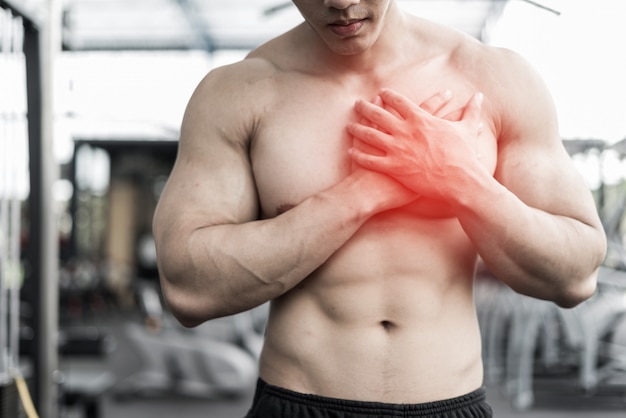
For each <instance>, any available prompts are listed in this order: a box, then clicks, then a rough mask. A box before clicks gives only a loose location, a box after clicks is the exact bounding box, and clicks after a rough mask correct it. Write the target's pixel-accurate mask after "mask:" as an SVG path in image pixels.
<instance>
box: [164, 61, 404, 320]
mask: <svg viewBox="0 0 626 418" xmlns="http://www.w3.org/2000/svg"><path fill="white" fill-rule="evenodd" d="M268 67H269V66H268V65H267V64H266V63H265V64H264V63H262V62H261V63H260V62H259V60H249V61H244V62H243V63H240V64H236V65H235V66H232V67H229V68H227V69H220V70H217V71H214V72H212V73H211V74H209V75H208V76H207V77H206V78H205V79H204V80H203V81H202V82H201V84H200V85H199V87H198V88H197V90H196V92H195V93H194V95H193V97H192V98H191V100H190V103H189V105H188V108H187V110H186V112H185V117H184V120H183V125H182V129H181V138H180V144H179V153H178V156H177V160H176V163H175V166H174V169H173V171H172V173H171V175H170V178H169V180H168V184H167V186H166V188H165V190H164V192H163V195H162V196H161V199H160V201H159V204H158V207H157V211H156V213H155V217H154V222H153V229H154V235H155V239H156V243H157V255H158V265H159V272H160V275H161V283H162V287H163V290H164V294H165V297H166V300H167V302H168V305H169V307H170V309H171V310H172V312H173V313H174V314H175V315H176V316H177V318H178V319H179V320H180V321H181V323H183V324H185V325H187V326H194V325H197V324H199V323H201V322H203V321H205V320H208V319H211V318H214V317H218V316H223V315H228V314H232V313H235V312H239V311H243V310H246V309H249V308H251V307H254V306H256V305H259V304H261V303H263V302H265V301H268V300H271V299H273V298H276V297H278V296H280V295H282V294H283V293H284V292H286V291H288V290H289V289H291V288H292V287H293V286H295V285H296V284H297V283H299V282H300V281H301V280H303V279H304V278H305V277H307V276H308V275H309V274H310V273H311V272H312V271H313V270H315V269H316V268H317V267H319V266H320V265H321V264H322V263H324V261H326V260H327V259H328V257H329V256H331V255H332V254H333V253H334V252H335V251H336V250H337V249H338V248H339V247H341V246H342V245H343V244H344V243H345V242H346V241H347V240H348V239H349V238H350V237H351V236H352V235H353V234H354V232H355V231H356V230H357V229H358V228H359V227H360V226H361V225H362V223H363V222H365V221H366V220H367V219H368V217H369V216H371V215H372V214H374V213H376V212H378V211H382V210H386V209H389V208H392V207H396V206H400V205H403V204H405V203H407V202H409V201H411V200H413V199H414V198H415V197H414V195H413V193H411V192H410V191H408V190H407V189H405V188H404V187H403V186H401V185H400V184H399V183H397V182H396V181H394V180H391V179H389V178H386V177H385V176H382V175H380V174H377V173H372V172H368V171H366V170H356V171H355V172H354V173H353V174H352V175H350V176H349V177H347V178H346V179H344V180H343V181H341V182H340V183H339V184H336V185H335V186H333V187H331V188H329V189H327V190H323V191H320V192H319V193H317V194H315V195H312V196H310V197H309V198H307V199H305V200H304V201H302V202H300V203H299V204H298V205H297V206H296V207H294V208H292V209H291V210H289V211H287V212H285V213H283V214H282V215H280V216H277V217H275V218H272V219H266V220H258V211H259V208H258V196H257V192H256V188H255V183H254V178H253V175H252V170H251V166H250V161H249V154H248V151H249V150H248V148H249V141H250V138H252V137H253V136H254V131H255V128H256V123H257V122H258V120H259V118H261V117H262V110H261V109H263V108H264V107H267V106H270V107H271V100H272V98H271V95H272V92H273V89H272V86H271V81H270V80H271V77H269V76H268V72H271V71H272V69H268Z"/></svg>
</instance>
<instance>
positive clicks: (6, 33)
mask: <svg viewBox="0 0 626 418" xmlns="http://www.w3.org/2000/svg"><path fill="white" fill-rule="evenodd" d="M23 32H24V30H23V25H22V20H21V18H19V17H15V16H13V14H12V13H11V11H10V10H5V9H4V8H0V72H1V73H2V77H0V97H1V98H4V100H0V415H1V416H7V417H8V416H15V417H17V416H20V415H19V414H18V413H19V402H18V397H19V395H20V394H21V395H22V404H23V406H24V408H25V409H26V411H25V412H26V413H28V416H29V417H34V416H36V413H35V412H34V411H33V410H32V406H31V403H30V397H29V395H28V391H25V390H24V389H25V385H24V384H23V378H22V376H21V372H20V364H19V326H20V324H19V303H20V299H19V296H20V295H19V294H20V288H21V285H22V274H21V262H20V215H21V200H20V191H19V185H20V184H23V179H24V175H25V174H26V172H25V170H24V169H25V167H26V166H27V164H26V162H25V157H26V154H25V152H23V151H24V150H25V149H26V148H25V145H26V138H25V136H24V135H23V131H21V129H23V128H24V126H25V119H26V117H25V109H23V106H22V103H20V100H19V99H20V98H23V97H24V95H25V94H24V93H25V91H24V90H20V88H23V87H25V85H24V80H23V67H22V65H23V61H24V58H23V56H22V45H23V39H24V33H23ZM6 98H8V99H9V100H6Z"/></svg>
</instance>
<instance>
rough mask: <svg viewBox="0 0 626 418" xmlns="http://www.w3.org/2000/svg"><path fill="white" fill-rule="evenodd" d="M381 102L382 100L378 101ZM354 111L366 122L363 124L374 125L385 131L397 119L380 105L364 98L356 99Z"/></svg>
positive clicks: (390, 127)
mask: <svg viewBox="0 0 626 418" xmlns="http://www.w3.org/2000/svg"><path fill="white" fill-rule="evenodd" d="M380 103H381V104H382V100H381V102H380ZM354 109H355V111H356V112H357V113H358V114H359V115H360V116H361V119H362V120H364V121H365V122H366V123H363V122H362V124H364V125H367V126H371V127H374V128H376V129H380V130H383V131H386V132H391V129H392V128H393V127H394V126H395V125H396V123H397V121H398V119H397V117H396V116H394V115H393V114H392V113H390V112H389V111H388V110H386V109H384V108H383V107H382V106H380V105H377V104H374V103H370V102H367V101H365V100H357V102H356V103H355V105H354Z"/></svg>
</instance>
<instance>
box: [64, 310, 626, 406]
mask: <svg viewBox="0 0 626 418" xmlns="http://www.w3.org/2000/svg"><path fill="white" fill-rule="evenodd" d="M103 318H104V319H103ZM128 321H131V322H132V321H137V323H139V319H137V317H136V316H133V315H122V314H120V313H113V314H111V313H109V314H107V315H105V316H104V317H99V319H98V320H96V321H95V322H93V321H92V324H95V325H97V327H98V329H100V330H103V331H105V332H106V333H107V334H108V335H110V336H112V337H113V340H114V341H115V349H114V350H113V351H112V352H111V353H109V354H108V355H107V356H106V357H105V358H103V359H100V360H94V359H93V358H77V357H69V358H68V357H64V358H63V359H62V369H63V370H64V371H65V372H69V375H72V374H73V373H76V372H79V373H80V372H83V373H84V372H90V373H91V376H92V377H90V379H91V380H90V381H93V376H96V375H98V374H99V373H108V374H109V376H111V377H113V378H114V380H115V382H116V383H115V384H114V385H113V386H112V388H111V389H110V390H109V391H108V392H107V393H106V394H105V395H104V396H102V397H101V398H100V400H99V408H100V417H99V418H161V417H163V418H165V417H167V418H171V417H175V418H178V417H180V418H200V417H202V418H207V417H210V418H241V417H243V416H244V415H245V413H246V411H247V408H248V406H249V405H250V402H251V397H252V388H249V389H248V390H246V391H245V393H244V394H243V395H242V396H240V397H238V398H235V399H198V398H190V397H181V396H176V395H166V394H159V395H156V396H150V397H132V396H131V397H120V396H119V395H120V393H118V392H119V388H120V387H121V382H124V379H125V378H127V377H128V376H131V375H133V374H135V373H137V372H138V371H139V370H141V369H142V367H144V363H145V362H144V360H143V359H142V357H141V355H140V354H139V353H138V352H137V350H136V349H134V348H133V346H132V345H131V344H130V343H129V341H128V339H127V338H126V335H125V333H126V331H125V323H127V322H128ZM487 389H488V400H489V402H490V404H491V405H492V407H493V409H494V412H495V416H496V417H498V418H508V417H540V418H557V417H563V418H564V417H568V418H570V417H591V418H593V417H598V416H602V417H622V418H623V417H625V416H626V386H624V385H619V386H617V385H611V386H606V387H602V388H601V389H600V391H599V392H598V393H596V394H595V395H593V396H585V395H582V394H581V393H580V390H579V389H577V387H576V385H575V383H574V381H573V379H571V378H570V379H557V380H554V379H552V380H550V381H540V380H539V381H535V385H534V404H533V406H532V407H531V408H529V409H528V410H525V411H516V410H515V409H514V408H513V407H512V406H511V402H510V399H509V398H508V397H507V396H506V395H505V394H504V390H503V389H502V388H500V387H498V386H497V385H488V386H487ZM80 417H87V416H86V415H85V413H84V412H83V410H82V409H81V408H77V407H65V408H64V409H63V411H62V413H61V418H80ZM294 418H295V417H294Z"/></svg>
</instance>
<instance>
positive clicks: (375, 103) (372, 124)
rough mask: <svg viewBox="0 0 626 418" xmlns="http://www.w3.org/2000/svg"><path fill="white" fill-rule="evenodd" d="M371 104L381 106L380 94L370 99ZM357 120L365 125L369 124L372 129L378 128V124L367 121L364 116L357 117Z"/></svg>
mask: <svg viewBox="0 0 626 418" xmlns="http://www.w3.org/2000/svg"><path fill="white" fill-rule="evenodd" d="M371 103H372V104H374V105H376V106H378V107H381V108H382V107H383V100H382V99H381V98H380V96H376V97H374V98H373V99H372V101H371ZM359 122H360V123H361V124H363V125H365V126H369V127H372V128H374V129H378V125H376V124H375V123H373V122H371V121H368V120H367V119H365V118H364V117H361V118H360V119H359Z"/></svg>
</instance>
